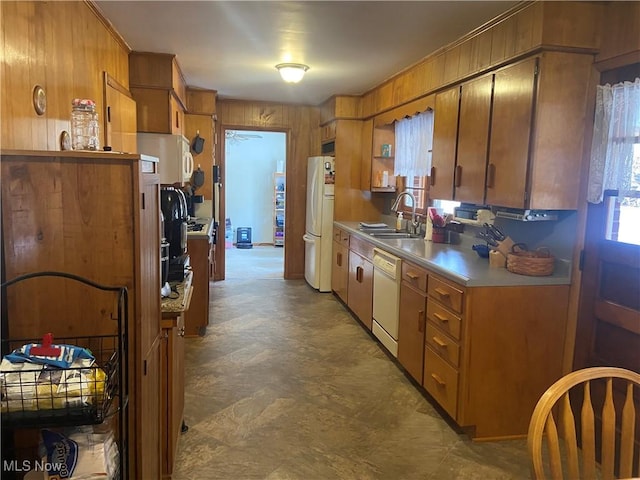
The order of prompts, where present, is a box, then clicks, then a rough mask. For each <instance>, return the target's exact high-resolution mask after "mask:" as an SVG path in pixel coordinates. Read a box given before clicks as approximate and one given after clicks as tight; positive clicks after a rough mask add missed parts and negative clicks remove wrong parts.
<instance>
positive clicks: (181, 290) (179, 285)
mask: <svg viewBox="0 0 640 480" xmlns="http://www.w3.org/2000/svg"><path fill="white" fill-rule="evenodd" d="M192 281H193V272H191V271H189V272H187V275H186V276H185V278H184V280H183V281H182V282H171V283H170V285H171V292H172V294H173V293H174V292H176V291H177V292H178V296H177V297H176V298H171V297H172V296H174V295H175V294H174V295H171V296H169V297H166V298H163V299H162V300H161V302H160V311H161V312H162V318H174V317H178V316H180V314H182V313H184V312H185V311H186V310H189V303H190V302H191V294H192V293H193V288H192V287H191V282H192Z"/></svg>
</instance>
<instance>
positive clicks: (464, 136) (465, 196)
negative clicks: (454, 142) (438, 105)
mask: <svg viewBox="0 0 640 480" xmlns="http://www.w3.org/2000/svg"><path fill="white" fill-rule="evenodd" d="M492 87H493V75H487V76H485V77H481V78H478V79H476V80H473V81H471V82H467V83H464V84H463V85H462V91H461V96H460V112H459V123H458V152H457V156H456V168H455V171H454V198H455V200H456V201H458V202H466V203H475V204H482V203H484V187H485V180H486V169H487V148H488V145H489V121H490V120H491V93H492Z"/></svg>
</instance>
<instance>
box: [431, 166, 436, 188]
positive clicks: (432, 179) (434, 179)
mask: <svg viewBox="0 0 640 480" xmlns="http://www.w3.org/2000/svg"><path fill="white" fill-rule="evenodd" d="M429 182H430V183H431V185H432V186H433V185H435V184H436V167H431V174H430V175H429Z"/></svg>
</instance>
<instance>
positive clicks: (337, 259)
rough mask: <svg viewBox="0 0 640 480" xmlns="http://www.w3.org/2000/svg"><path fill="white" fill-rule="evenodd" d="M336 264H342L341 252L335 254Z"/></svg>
mask: <svg viewBox="0 0 640 480" xmlns="http://www.w3.org/2000/svg"><path fill="white" fill-rule="evenodd" d="M336 264H337V265H338V266H339V267H341V266H342V253H340V252H338V254H337V255H336Z"/></svg>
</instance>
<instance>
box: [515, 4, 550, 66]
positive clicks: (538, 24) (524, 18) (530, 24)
mask: <svg viewBox="0 0 640 480" xmlns="http://www.w3.org/2000/svg"><path fill="white" fill-rule="evenodd" d="M542 8H543V7H542V2H534V3H533V4H531V5H530V6H528V7H527V8H525V9H523V10H521V11H519V12H518V13H517V15H516V33H515V53H516V54H520V53H524V52H528V51H529V50H531V49H532V48H533V47H534V46H536V45H539V44H540V43H541V42H542Z"/></svg>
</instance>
